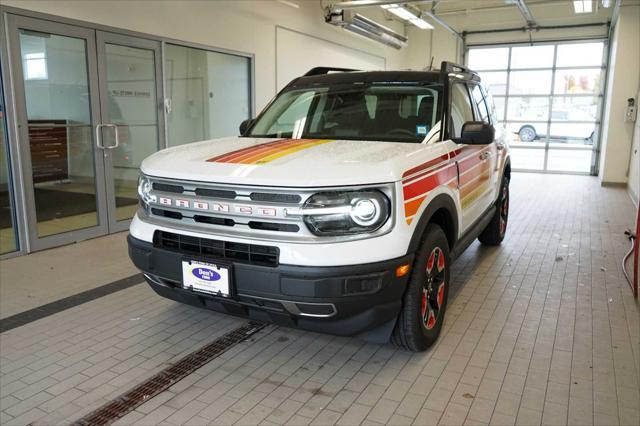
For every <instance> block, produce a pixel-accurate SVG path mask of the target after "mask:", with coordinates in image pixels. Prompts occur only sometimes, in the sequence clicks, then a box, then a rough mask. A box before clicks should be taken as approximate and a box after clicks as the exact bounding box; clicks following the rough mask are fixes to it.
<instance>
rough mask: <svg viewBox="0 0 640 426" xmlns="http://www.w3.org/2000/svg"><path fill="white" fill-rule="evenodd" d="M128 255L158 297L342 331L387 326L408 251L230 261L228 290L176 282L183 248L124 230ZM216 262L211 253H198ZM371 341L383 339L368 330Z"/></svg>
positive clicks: (403, 279) (401, 291) (280, 322)
mask: <svg viewBox="0 0 640 426" xmlns="http://www.w3.org/2000/svg"><path fill="white" fill-rule="evenodd" d="M128 243H129V256H130V257H131V260H132V261H133V263H134V264H135V265H136V267H138V268H139V269H140V270H141V271H142V272H143V273H144V274H145V278H146V280H147V282H148V283H149V285H150V286H151V287H152V288H153V290H154V291H155V292H156V293H158V294H159V295H161V296H163V297H167V298H169V299H172V300H176V301H179V302H183V303H187V304H190V305H194V306H198V307H201V308H207V309H211V310H214V311H218V312H223V313H227V314H232V315H238V316H243V317H247V318H251V319H254V320H259V321H268V322H273V323H276V324H278V325H284V326H288V327H295V328H301V329H304V330H310V331H316V332H322V333H329V334H335V335H342V336H353V335H359V334H363V333H364V334H374V335H375V333H376V330H381V332H382V333H387V334H388V331H390V328H392V325H393V323H395V318H396V317H397V315H398V313H399V311H400V308H401V304H402V295H403V294H404V290H405V287H406V284H407V280H408V277H409V275H408V274H407V275H405V276H403V277H396V275H395V270H396V268H397V267H398V266H400V265H403V264H406V263H409V264H410V263H411V262H412V260H413V255H412V254H410V255H406V256H403V257H401V258H397V259H393V260H388V261H384V262H376V263H369V264H364V265H352V266H336V267H324V266H323V267H318V266H310V267H305V266H291V265H282V264H280V265H278V266H275V267H268V266H258V265H253V264H248V263H240V262H232V263H231V264H229V262H227V261H225V262H223V263H225V264H227V265H230V266H231V276H232V283H231V286H232V290H231V297H229V298H224V297H218V296H214V295H208V294H203V293H197V292H193V291H192V290H189V289H184V288H182V261H183V260H184V259H192V258H193V257H190V256H189V255H188V254H183V253H180V252H176V251H169V250H166V249H163V248H158V247H154V245H153V244H152V243H149V242H146V241H142V240H139V239H137V238H134V237H133V236H131V235H129V237H128ZM200 259H201V260H205V261H210V262H212V263H215V262H216V259H213V258H212V259H206V258H200ZM370 340H384V338H380V339H379V338H377V337H375V336H374V337H372V338H371V339H370Z"/></svg>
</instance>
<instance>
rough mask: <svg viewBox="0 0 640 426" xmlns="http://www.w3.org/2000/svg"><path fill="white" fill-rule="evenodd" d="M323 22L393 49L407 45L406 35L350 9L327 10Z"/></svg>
mask: <svg viewBox="0 0 640 426" xmlns="http://www.w3.org/2000/svg"><path fill="white" fill-rule="evenodd" d="M325 22H327V23H328V24H331V25H336V26H339V27H342V28H344V29H345V30H347V31H351V32H352V33H355V34H358V35H360V36H363V37H366V38H368V39H370V40H375V41H377V42H379V43H383V44H386V45H387V46H391V47H393V48H395V49H401V48H403V47H406V46H407V41H408V39H407V37H405V36H403V35H401V34H398V33H397V32H395V31H393V30H392V29H391V28H387V27H385V26H384V25H381V24H379V23H377V22H375V21H373V20H371V19H369V18H367V17H365V16H362V15H360V14H357V13H355V12H353V11H350V10H341V11H339V12H329V13H328V14H327V15H325Z"/></svg>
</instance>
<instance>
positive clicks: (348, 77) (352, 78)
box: [288, 71, 441, 88]
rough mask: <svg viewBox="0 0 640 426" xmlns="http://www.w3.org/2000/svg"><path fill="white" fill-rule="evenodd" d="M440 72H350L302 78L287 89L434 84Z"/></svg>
mask: <svg viewBox="0 0 640 426" xmlns="http://www.w3.org/2000/svg"><path fill="white" fill-rule="evenodd" d="M440 79H441V76H440V71H350V72H336V73H328V74H319V75H310V76H302V77H299V78H297V79H295V80H294V81H292V82H291V83H289V86H288V87H289V88H295V87H309V86H316V85H333V84H349V83H436V82H439V81H441V80H440Z"/></svg>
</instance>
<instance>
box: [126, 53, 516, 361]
mask: <svg viewBox="0 0 640 426" xmlns="http://www.w3.org/2000/svg"><path fill="white" fill-rule="evenodd" d="M333 71H340V72H333ZM494 123H496V118H495V114H494V107H493V103H492V101H491V99H490V98H489V97H488V96H487V93H486V91H485V90H484V88H483V87H482V85H481V84H480V79H479V77H478V76H477V74H475V73H473V72H472V71H470V70H468V69H466V68H464V67H462V66H459V65H455V64H451V63H446V62H445V63H443V64H442V69H441V71H434V72H413V71H398V72H396V71H380V72H355V71H349V70H342V69H339V70H332V69H329V68H315V69H313V70H311V71H310V72H309V73H307V74H306V75H305V76H302V77H300V78H297V79H295V80H294V81H292V82H291V83H290V84H289V85H288V86H287V87H285V88H284V89H283V90H282V92H280V93H279V94H278V96H277V97H276V98H275V99H274V100H273V101H272V102H271V103H270V104H269V105H268V106H267V107H266V108H265V110H264V111H263V112H262V113H261V114H260V115H259V116H258V118H256V119H255V120H248V121H246V122H244V123H242V125H241V134H242V135H241V136H240V137H231V138H223V139H217V140H210V141H203V142H198V143H193V144H189V145H184V146H179V147H175V148H169V149H166V150H163V151H161V152H158V153H156V154H154V155H152V156H150V157H149V158H147V159H146V160H145V161H144V162H143V163H142V167H141V177H140V185H139V193H140V203H141V206H140V209H139V211H138V213H137V215H136V217H135V218H134V220H133V222H132V224H131V229H130V236H129V251H130V256H131V259H132V260H133V262H134V263H135V264H136V266H137V267H138V268H139V269H141V270H142V271H143V272H144V274H145V277H146V279H147V281H148V282H149V284H150V285H151V287H152V288H153V289H154V290H155V291H156V292H157V293H158V294H160V295H162V296H165V297H168V298H170V299H174V300H178V301H181V302H185V303H189V304H192V305H196V306H199V307H204V308H208V309H213V310H216V311H220V312H225V313H229V314H233V315H241V316H245V317H249V318H252V319H256V320H264V321H270V322H274V323H277V324H281V325H285V326H292V327H299V328H302V329H306V330H312V331H317V332H325V333H332V334H338V335H348V336H351V335H358V336H361V337H363V338H366V339H367V340H370V341H377V342H386V341H388V340H389V338H391V339H392V340H393V341H394V342H395V343H396V344H399V345H401V346H403V347H405V348H407V349H410V350H414V351H418V350H424V349H426V348H427V347H428V346H429V345H431V344H432V343H433V342H434V341H435V340H436V338H437V337H438V334H439V333H440V329H441V327H442V322H443V318H444V313H445V309H446V304H447V295H448V291H449V285H450V277H449V274H450V266H451V262H452V261H453V260H454V259H455V258H456V257H457V256H458V255H459V254H460V253H461V252H462V251H463V250H464V249H465V248H466V247H467V246H468V245H469V244H470V243H471V242H472V241H473V240H474V239H475V238H476V237H479V239H480V241H482V242H483V243H485V244H491V245H495V244H499V243H500V242H501V241H502V239H503V238H504V235H505V231H506V226H507V219H508V208H509V189H508V188H509V187H508V185H509V177H510V161H509V154H508V147H507V145H506V143H505V142H504V140H503V135H502V134H496V131H495V129H494V127H493V124H494Z"/></svg>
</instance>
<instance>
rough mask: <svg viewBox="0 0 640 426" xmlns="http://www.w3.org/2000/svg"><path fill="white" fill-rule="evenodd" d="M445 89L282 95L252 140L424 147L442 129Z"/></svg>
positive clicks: (382, 88) (319, 89) (301, 91)
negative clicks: (345, 141) (367, 142)
mask: <svg viewBox="0 0 640 426" xmlns="http://www.w3.org/2000/svg"><path fill="white" fill-rule="evenodd" d="M441 94H442V86H441V85H437V84H432V85H427V86H424V85H421V86H418V85H411V86H408V85H403V86H399V85H391V84H389V85H374V86H373V85H372V86H365V85H358V86H355V87H354V85H351V86H349V87H312V88H305V89H296V90H290V91H287V92H285V93H282V94H281V95H280V96H278V98H277V99H276V100H275V101H274V102H273V103H272V104H271V105H270V106H269V108H268V109H267V110H266V111H265V112H264V113H263V114H262V115H261V116H260V118H259V119H258V121H257V122H256V123H255V125H254V126H253V128H252V129H251V133H250V134H249V135H248V136H252V137H265V138H292V139H353V140H372V141H394V142H396V141H397V142H417V143H419V142H422V141H424V140H425V137H426V136H427V135H428V134H430V133H431V134H434V132H437V129H439V127H440V125H439V122H440V119H441V118H440V115H441V114H440V103H441V102H440V100H441Z"/></svg>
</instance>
